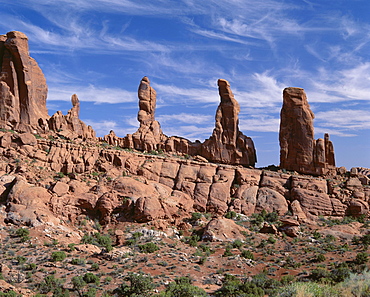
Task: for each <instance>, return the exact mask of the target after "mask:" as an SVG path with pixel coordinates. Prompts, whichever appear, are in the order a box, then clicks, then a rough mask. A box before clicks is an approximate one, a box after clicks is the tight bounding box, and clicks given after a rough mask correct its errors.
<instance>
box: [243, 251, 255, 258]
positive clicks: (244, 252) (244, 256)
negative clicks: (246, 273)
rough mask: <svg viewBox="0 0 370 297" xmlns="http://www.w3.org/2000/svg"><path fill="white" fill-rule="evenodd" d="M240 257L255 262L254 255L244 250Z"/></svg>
mask: <svg viewBox="0 0 370 297" xmlns="http://www.w3.org/2000/svg"><path fill="white" fill-rule="evenodd" d="M240 255H241V256H242V257H243V258H246V259H251V260H254V255H253V253H252V252H251V251H248V250H243V251H242V252H241V254H240Z"/></svg>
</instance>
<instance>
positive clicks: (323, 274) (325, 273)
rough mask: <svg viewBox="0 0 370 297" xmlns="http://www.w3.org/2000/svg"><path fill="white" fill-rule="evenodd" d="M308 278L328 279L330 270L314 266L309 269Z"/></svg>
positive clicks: (316, 279) (315, 279)
mask: <svg viewBox="0 0 370 297" xmlns="http://www.w3.org/2000/svg"><path fill="white" fill-rule="evenodd" d="M309 278H310V279H311V280H313V281H321V280H322V279H330V271H329V270H327V269H324V268H316V269H314V270H312V271H311V273H310V275H309Z"/></svg>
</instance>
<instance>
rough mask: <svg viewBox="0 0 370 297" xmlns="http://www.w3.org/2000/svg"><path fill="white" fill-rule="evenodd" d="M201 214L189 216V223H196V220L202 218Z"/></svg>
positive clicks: (196, 213)
mask: <svg viewBox="0 0 370 297" xmlns="http://www.w3.org/2000/svg"><path fill="white" fill-rule="evenodd" d="M202 216H203V215H202V214H201V213H200V212H193V213H192V214H191V219H190V220H191V221H193V222H195V221H198V220H200V219H201V218H202Z"/></svg>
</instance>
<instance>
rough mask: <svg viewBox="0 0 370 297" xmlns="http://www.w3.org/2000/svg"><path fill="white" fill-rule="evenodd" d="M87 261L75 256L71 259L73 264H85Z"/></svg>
mask: <svg viewBox="0 0 370 297" xmlns="http://www.w3.org/2000/svg"><path fill="white" fill-rule="evenodd" d="M85 263H86V261H85V259H80V258H73V259H72V260H71V264H73V265H84V264H85Z"/></svg>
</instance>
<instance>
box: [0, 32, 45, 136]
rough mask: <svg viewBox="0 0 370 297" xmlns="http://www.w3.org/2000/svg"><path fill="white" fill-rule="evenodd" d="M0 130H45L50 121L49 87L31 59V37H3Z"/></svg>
mask: <svg viewBox="0 0 370 297" xmlns="http://www.w3.org/2000/svg"><path fill="white" fill-rule="evenodd" d="M0 68H1V75H0V98H1V103H0V127H2V128H6V129H14V130H19V131H27V132H30V131H33V130H39V129H42V127H43V126H44V125H45V120H47V119H48V118H49V116H48V112H47V109H46V96H47V91H48V88H47V85H46V80H45V77H44V75H43V73H42V71H41V69H40V67H39V66H38V64H37V62H36V61H35V60H34V59H33V58H31V57H30V55H29V51H28V39H27V36H26V35H25V34H23V33H21V32H18V31H12V32H9V33H7V34H6V35H1V36H0Z"/></svg>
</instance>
